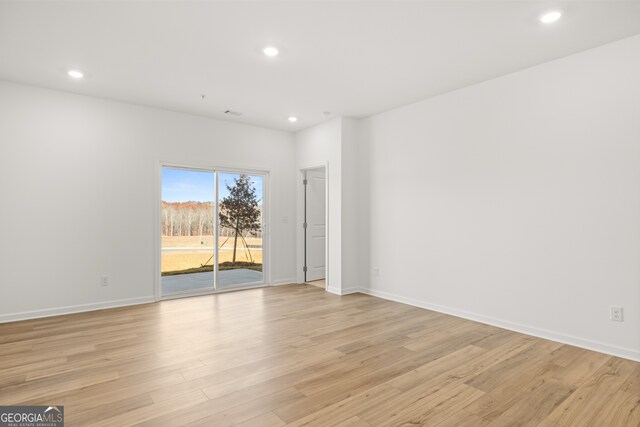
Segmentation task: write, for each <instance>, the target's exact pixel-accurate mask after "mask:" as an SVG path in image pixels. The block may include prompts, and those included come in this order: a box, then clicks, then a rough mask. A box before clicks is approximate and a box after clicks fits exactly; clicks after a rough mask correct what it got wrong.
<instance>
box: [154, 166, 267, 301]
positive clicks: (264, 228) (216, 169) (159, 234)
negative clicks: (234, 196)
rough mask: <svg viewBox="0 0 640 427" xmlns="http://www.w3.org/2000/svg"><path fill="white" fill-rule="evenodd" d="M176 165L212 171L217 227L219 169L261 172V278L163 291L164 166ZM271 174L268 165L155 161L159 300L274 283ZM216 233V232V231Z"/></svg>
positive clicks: (155, 280)
mask: <svg viewBox="0 0 640 427" xmlns="http://www.w3.org/2000/svg"><path fill="white" fill-rule="evenodd" d="M164 167H168V168H176V169H187V170H193V171H199V172H211V173H213V176H214V197H215V201H214V220H215V224H216V225H215V226H214V229H215V230H217V229H218V226H217V224H218V221H219V218H218V204H219V200H218V189H219V184H218V172H222V173H238V174H247V175H260V176H262V179H263V181H262V282H253V283H248V284H246V285H233V286H229V287H227V288H224V289H216V287H215V285H214V287H213V289H212V290H204V291H193V292H184V293H180V294H175V295H166V296H163V295H162V291H161V284H162V282H161V280H162V279H161V269H162V215H161V212H162V168H164ZM269 174H270V171H269V170H267V169H249V168H238V167H235V166H230V167H226V166H224V165H222V166H221V165H215V164H197V163H193V162H190V163H181V162H175V161H165V160H157V161H156V177H155V178H156V179H155V180H156V191H155V203H154V205H155V209H154V210H155V212H154V222H155V227H154V230H155V233H154V234H155V238H154V241H155V242H154V244H155V262H154V265H155V274H154V298H155V300H156V301H161V300H168V299H177V298H186V297H192V296H199V295H210V294H217V293H222V292H233V291H238V290H242V289H253V288H263V287H266V286H271V243H270V242H271V233H270V204H269V199H270V195H271V194H270V191H271V189H270V185H269ZM216 234H217V233H216ZM218 239H219V236H214V260H215V262H214V267H213V268H214V272H213V274H214V283H215V284H216V285H217V282H218V261H217V260H218V259H219V258H218V252H219V248H218V244H219V242H218Z"/></svg>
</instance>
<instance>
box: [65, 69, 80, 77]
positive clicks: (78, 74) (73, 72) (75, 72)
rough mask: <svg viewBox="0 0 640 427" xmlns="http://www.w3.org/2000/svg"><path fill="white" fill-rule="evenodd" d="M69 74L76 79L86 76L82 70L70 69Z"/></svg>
mask: <svg viewBox="0 0 640 427" xmlns="http://www.w3.org/2000/svg"><path fill="white" fill-rule="evenodd" d="M67 74H69V77H72V78H74V79H81V78H83V77H84V74H83V73H82V71H78V70H69V71H68V72H67Z"/></svg>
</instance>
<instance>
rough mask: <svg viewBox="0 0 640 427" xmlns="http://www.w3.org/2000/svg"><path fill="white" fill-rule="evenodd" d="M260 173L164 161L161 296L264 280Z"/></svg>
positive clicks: (258, 283) (263, 196)
mask: <svg viewBox="0 0 640 427" xmlns="http://www.w3.org/2000/svg"><path fill="white" fill-rule="evenodd" d="M266 185H267V175H266V174H264V173H255V172H243V171H230V170H215V169H197V168H186V167H176V166H169V165H163V166H162V175H161V206H160V217H161V221H160V222H161V230H160V233H161V239H160V241H161V244H160V286H159V287H160V290H159V292H160V297H161V298H173V297H180V296H187V295H199V294H206V293H212V292H217V291H223V290H229V289H238V288H244V287H256V286H263V285H265V283H266V277H267V276H266V269H265V265H266V262H265V260H266V258H267V254H266V253H265V251H264V250H263V249H264V248H265V247H266V245H264V244H263V242H264V235H263V230H264V229H265V226H264V224H265V220H266V215H265V213H266V209H265V206H266Z"/></svg>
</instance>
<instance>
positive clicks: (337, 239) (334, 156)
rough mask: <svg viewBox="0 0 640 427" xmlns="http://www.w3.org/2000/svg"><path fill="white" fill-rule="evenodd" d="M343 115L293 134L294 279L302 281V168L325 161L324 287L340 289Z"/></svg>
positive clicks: (330, 289) (333, 289) (339, 290)
mask: <svg viewBox="0 0 640 427" xmlns="http://www.w3.org/2000/svg"><path fill="white" fill-rule="evenodd" d="M341 150H342V118H340V117H338V118H335V119H333V120H330V121H328V122H325V123H322V124H320V125H317V126H314V127H312V128H309V129H306V130H303V131H300V132H298V133H297V134H296V135H295V165H296V171H297V179H296V185H297V192H296V194H297V217H296V224H295V225H296V234H297V237H296V251H297V252H296V253H297V269H296V272H297V282H298V283H302V282H304V275H303V272H302V266H303V265H304V258H303V257H304V233H303V229H302V223H303V222H304V199H303V195H304V190H303V187H302V178H303V177H302V174H301V173H300V171H301V170H303V169H310V168H315V167H318V166H323V165H325V166H326V168H327V186H328V191H327V198H328V200H327V211H328V218H327V248H328V257H327V265H328V267H327V289H328V290H329V291H331V292H333V293H337V294H339V293H341V289H342V152H341Z"/></svg>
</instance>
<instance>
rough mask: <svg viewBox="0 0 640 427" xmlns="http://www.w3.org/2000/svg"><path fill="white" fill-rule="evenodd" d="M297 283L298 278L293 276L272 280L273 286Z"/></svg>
mask: <svg viewBox="0 0 640 427" xmlns="http://www.w3.org/2000/svg"><path fill="white" fill-rule="evenodd" d="M294 283H296V278H295V277H292V278H290V279H278V280H273V281H271V286H280V285H293V284H294Z"/></svg>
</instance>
